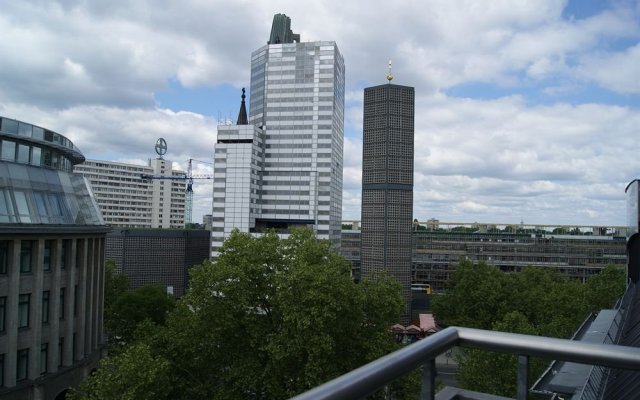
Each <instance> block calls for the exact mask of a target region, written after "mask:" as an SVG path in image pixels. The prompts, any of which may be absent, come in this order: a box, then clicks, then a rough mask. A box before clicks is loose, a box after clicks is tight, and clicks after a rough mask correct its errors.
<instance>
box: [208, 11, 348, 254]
mask: <svg viewBox="0 0 640 400" xmlns="http://www.w3.org/2000/svg"><path fill="white" fill-rule="evenodd" d="M280 16H281V15H280ZM281 17H282V16H281ZM284 17H285V18H286V16H284ZM281 19H282V18H281ZM281 19H280V20H279V21H280V22H281ZM274 21H275V19H274ZM283 26H285V25H283ZM286 26H289V25H286ZM283 29H284V28H283ZM285 31H287V32H288V30H286V29H285ZM281 36H284V37H281ZM275 37H277V38H278V40H276V41H277V42H279V43H272V44H267V45H265V46H263V47H261V48H259V49H258V50H256V51H254V52H253V53H252V55H251V90H250V102H249V117H248V123H249V126H250V128H241V126H240V124H238V125H236V126H234V125H231V126H229V125H226V126H220V127H219V138H218V144H217V145H216V160H215V172H214V175H215V177H216V178H217V179H218V181H217V183H216V182H214V201H213V203H214V204H213V220H214V221H213V225H212V231H213V233H212V237H213V248H212V255H213V256H214V257H215V255H216V247H217V246H218V245H219V244H221V241H222V240H223V239H224V238H225V237H227V236H228V234H229V233H230V232H231V230H232V229H233V228H234V227H237V228H240V230H241V231H249V232H263V231H264V230H266V229H270V228H273V229H276V230H277V231H278V232H279V233H282V234H287V233H288V232H290V230H291V229H292V228H294V227H296V226H309V227H311V228H313V230H314V231H315V232H316V234H317V236H318V237H319V238H322V239H330V240H331V241H332V243H333V245H334V247H336V249H339V246H340V227H341V225H340V224H341V219H342V168H343V166H342V154H343V143H344V85H345V71H344V60H343V58H342V55H341V54H340V51H339V50H338V46H337V45H336V43H335V42H324V41H318V42H308V43H298V42H294V40H298V39H299V35H296V34H293V33H291V34H286V35H276V36H275ZM283 38H284V39H285V40H283ZM287 42H288V43H287ZM221 132H223V133H224V136H223V137H222V141H223V142H221V139H220V133H221ZM234 132H238V133H237V134H236V133H234ZM234 135H235V136H238V137H237V138H236V137H235V136H234ZM241 136H242V137H241ZM254 146H258V148H254ZM231 147H233V148H236V147H238V148H239V147H242V148H245V147H246V149H247V150H248V151H251V155H250V156H247V154H245V153H246V152H244V151H240V150H239V149H238V151H237V152H234V153H233V154H238V157H236V156H233V155H232V154H231V153H228V152H227V153H224V152H225V151H228V149H229V148H231ZM224 149H227V150H224ZM240 154H243V156H242V160H240V158H239V155H240ZM247 162H252V163H253V166H252V168H251V169H252V170H253V171H254V172H253V175H254V176H250V175H251V174H252V173H251V171H248V172H247V173H245V174H241V175H242V176H246V177H249V184H248V185H242V186H243V187H244V186H246V188H247V190H248V192H247V193H249V194H250V195H249V196H248V197H247V198H248V199H250V201H251V204H249V205H247V207H246V208H245V209H246V210H247V211H246V212H245V211H243V212H245V213H248V215H246V217H240V219H241V220H243V221H246V222H247V223H248V225H247V224H245V225H244V226H243V227H240V226H238V225H237V224H236V223H233V222H232V221H231V220H230V218H229V216H230V214H229V210H228V209H229V208H230V207H232V205H231V204H230V201H229V198H228V196H226V194H227V193H230V191H231V190H235V189H234V188H238V187H239V186H241V185H239V184H236V182H235V180H234V178H233V177H232V176H231V175H230V172H231V169H230V168H231V167H233V168H240V167H241V166H242V165H244V164H246V163H247ZM223 180H224V181H223ZM216 190H218V195H216ZM223 197H224V199H223ZM216 198H217V199H218V201H216ZM216 210H217V211H216ZM221 218H222V219H223V220H224V221H221V220H220V219H221ZM234 218H235V219H236V220H237V219H238V216H235V217H234Z"/></svg>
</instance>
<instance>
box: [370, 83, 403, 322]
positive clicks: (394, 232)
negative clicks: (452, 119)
mask: <svg viewBox="0 0 640 400" xmlns="http://www.w3.org/2000/svg"><path fill="white" fill-rule="evenodd" d="M413 130H414V89H413V88H412V87H407V86H399V85H392V84H387V85H380V86H375V87H370V88H366V89H365V90H364V120H363V159H362V219H361V222H362V238H361V240H362V242H361V246H362V253H361V277H362V279H367V278H372V277H374V276H375V275H376V274H378V273H381V272H388V273H390V274H391V275H392V276H393V277H394V278H396V279H397V280H398V282H399V283H400V285H401V286H402V293H403V297H404V299H405V304H406V307H407V309H406V312H405V315H404V316H403V319H404V320H408V319H409V315H410V313H411V310H410V305H411V232H412V229H413V136H414V132H413Z"/></svg>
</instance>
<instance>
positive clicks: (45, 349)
mask: <svg viewBox="0 0 640 400" xmlns="http://www.w3.org/2000/svg"><path fill="white" fill-rule="evenodd" d="M48 359H49V343H42V344H41V345H40V375H44V374H46V373H47V360H48Z"/></svg>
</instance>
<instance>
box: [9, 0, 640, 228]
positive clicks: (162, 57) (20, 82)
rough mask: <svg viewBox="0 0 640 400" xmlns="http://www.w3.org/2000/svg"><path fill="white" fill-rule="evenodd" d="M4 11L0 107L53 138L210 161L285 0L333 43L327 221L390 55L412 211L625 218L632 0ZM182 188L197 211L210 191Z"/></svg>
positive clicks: (109, 153) (638, 11) (355, 162)
mask: <svg viewBox="0 0 640 400" xmlns="http://www.w3.org/2000/svg"><path fill="white" fill-rule="evenodd" d="M4 11H5V12H4V13H3V15H2V16H0V29H2V31H3V35H4V37H5V40H4V41H3V42H2V43H0V57H2V58H3V60H5V61H4V65H3V68H2V70H0V110H1V111H2V113H3V115H5V116H7V117H10V118H15V119H19V120H23V121H29V122H32V123H35V124H38V125H41V126H45V127H48V128H50V129H53V130H55V131H57V132H59V133H61V134H63V135H65V136H67V137H69V138H70V139H71V140H72V141H73V142H74V143H75V144H77V145H78V147H79V148H80V149H81V151H82V152H83V153H84V154H85V155H86V156H87V158H92V159H99V160H111V161H120V162H138V163H140V164H146V162H147V159H148V158H155V157H156V155H155V153H154V151H153V145H154V143H155V141H156V139H157V138H158V137H164V138H165V139H167V142H168V146H169V149H168V153H167V155H166V158H167V159H169V160H173V161H175V162H176V163H177V164H178V165H176V167H179V168H180V169H182V170H186V160H187V159H188V158H194V159H199V160H204V161H209V162H211V161H212V159H213V145H214V143H215V140H216V125H217V124H218V123H219V122H222V120H225V119H235V115H237V104H238V103H237V99H238V93H239V90H240V88H242V87H246V88H248V87H249V76H250V71H249V68H250V63H249V62H248V61H249V54H250V52H251V51H252V50H253V49H256V48H258V47H260V46H262V45H264V44H266V38H268V35H269V32H270V25H271V22H272V20H271V19H272V17H273V15H274V14H276V13H285V14H287V15H288V16H289V17H291V19H292V20H293V23H294V26H293V28H294V30H295V31H296V32H297V33H300V34H301V36H302V38H304V40H305V41H307V40H308V41H314V40H332V41H336V43H337V45H338V46H339V47H340V49H341V53H342V54H343V56H344V59H345V64H346V65H347V68H346V103H345V147H344V164H345V168H344V194H343V219H345V220H354V219H359V215H360V193H361V185H360V170H361V162H362V161H361V160H362V90H363V88H364V87H367V86H372V85H377V84H383V83H384V78H385V75H386V73H387V68H386V67H387V61H388V59H392V60H393V65H394V69H393V73H394V76H395V79H394V83H398V84H401V85H402V84H411V85H412V86H415V87H416V94H417V96H416V130H415V134H416V136H415V140H416V143H415V175H414V179H415V186H414V191H415V194H414V217H415V218H417V219H419V220H421V221H426V220H427V219H429V218H437V219H440V220H449V221H451V220H455V221H479V222H504V223H518V222H520V221H524V222H525V223H541V224H543V223H549V224H552V223H558V224H562V223H567V224H589V225H597V224H604V225H623V224H624V223H625V218H626V209H625V203H624V199H625V197H624V188H625V186H626V184H627V183H628V182H629V181H631V180H632V179H635V178H637V174H638V171H639V170H640V160H638V159H637V157H636V156H635V152H636V147H637V146H638V145H639V144H640V141H639V140H638V137H637V136H638V135H637V134H638V132H637V129H638V128H637V127H638V126H640V80H639V79H638V73H637V66H638V65H640V44H639V38H640V3H638V2H637V1H616V2H599V1H589V2H578V1H569V2H558V1H549V2H544V1H540V2H535V3H531V2H518V1H511V2H507V1H504V2H492V3H491V5H490V6H489V5H486V3H485V2H472V1H464V2H462V1H461V2H439V1H433V2H428V3H424V4H423V3H415V4H414V3H409V4H406V3H400V2H393V1H391V2H384V3H383V2H379V3H367V7H362V3H349V4H343V3H333V2H329V1H325V2H321V3H314V4H296V3H294V2H287V1H279V2H274V3H270V4H269V5H267V4H250V3H242V2H238V3H229V4H227V3H226V2H212V3H211V4H207V5H203V4H198V3H195V2H194V3H191V2H181V3H175V4H174V3H168V4H166V5H165V6H163V7H155V6H154V5H153V3H151V2H136V3H135V4H129V3H127V2H112V3H110V4H109V6H108V7H105V6H103V5H100V4H84V3H82V2H74V1H65V2H46V3H37V2H33V3H31V2H20V3H16V4H11V3H10V4H7V5H5V9H4ZM381 27H382V28H381ZM326 32H330V33H329V34H327V33H326ZM69 88H72V90H70V89H69ZM248 95H249V99H250V96H251V93H248ZM234 114H235V115H234ZM211 172H212V169H211V167H210V166H208V165H206V164H194V173H203V174H210V173H211ZM194 190H195V196H194V197H195V198H194V222H200V221H201V218H202V215H203V214H210V213H211V198H212V189H211V185H210V184H208V182H196V184H195V185H194Z"/></svg>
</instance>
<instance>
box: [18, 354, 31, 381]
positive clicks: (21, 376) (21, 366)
mask: <svg viewBox="0 0 640 400" xmlns="http://www.w3.org/2000/svg"><path fill="white" fill-rule="evenodd" d="M28 371H29V349H22V350H18V360H17V362H16V380H17V381H22V380H25V379H27V372H28Z"/></svg>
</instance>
